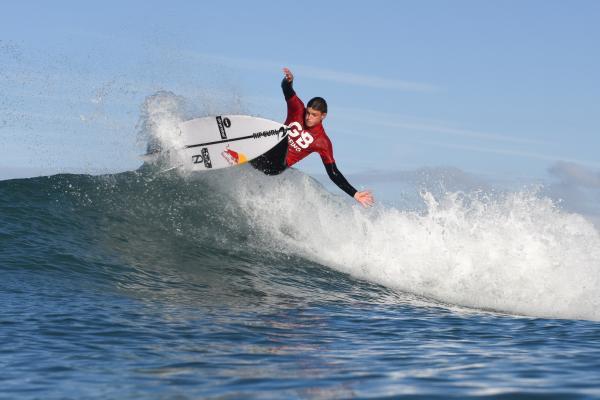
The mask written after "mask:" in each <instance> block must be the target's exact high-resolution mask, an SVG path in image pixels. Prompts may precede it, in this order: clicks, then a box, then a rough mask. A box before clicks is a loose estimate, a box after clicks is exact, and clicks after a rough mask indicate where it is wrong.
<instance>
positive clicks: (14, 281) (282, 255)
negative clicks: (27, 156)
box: [0, 167, 600, 399]
mask: <svg viewBox="0 0 600 400" xmlns="http://www.w3.org/2000/svg"><path fill="white" fill-rule="evenodd" d="M422 198H423V204H424V207H423V208H422V209H398V208H386V207H385V206H378V207H376V208H375V209H371V210H363V209H361V208H360V207H358V206H355V205H353V204H351V203H349V202H346V201H345V199H344V198H342V197H340V196H335V195H331V194H329V193H328V192H327V191H326V190H325V189H324V188H323V187H322V186H321V185H320V184H319V183H317V182H316V181H314V180H313V179H311V178H310V177H308V176H306V175H304V174H302V173H300V172H298V171H294V170H291V171H288V172H286V173H285V174H283V175H281V176H278V177H271V178H269V177H264V176H261V175H260V174H258V173H256V172H255V171H253V170H251V169H250V168H239V169H236V170H226V171H221V172H219V171H215V172H214V173H211V174H207V175H185V174H183V175H182V174H178V173H176V172H175V171H170V172H168V173H157V170H156V169H152V168H149V167H148V168H142V169H140V170H138V171H135V172H126V173H122V174H115V175H104V176H90V175H68V174H64V175H55V176H51V177H40V178H32V179H18V180H7V181H1V182H0V245H1V248H0V271H1V274H2V275H1V276H2V279H0V302H1V304H2V312H1V313H0V398H2V399H15V398H19V399H79V398H86V399H105V398H119V399H138V398H145V399H167V398H168V399H196V398H232V399H233V398H235V399H238V398H261V399H263V398H277V399H279V398H299V399H304V398H310V399H320V398H327V399H331V398H340V399H345V398H412V399H420V398H423V399H431V398H439V399H447V398H456V399H459V398H460V399H462V398H482V399H512V398H518V399H527V398H531V399H541V398H544V399H546V398H550V399H587V398H600V361H599V360H600V324H599V323H598V321H599V320H600V309H599V307H598V306H599V304H598V303H599V299H600V296H599V295H598V293H600V292H599V291H598V289H600V283H599V279H600V278H599V274H598V267H599V263H600V256H599V253H598V252H599V251H600V246H599V243H600V239H599V235H598V231H597V230H596V228H594V227H593V225H591V224H590V223H588V222H586V220H585V219H583V218H582V217H580V216H578V215H575V214H569V213H566V212H564V211H561V210H560V209H558V208H556V207H555V206H554V205H553V204H552V202H550V201H549V200H547V199H544V198H543V197H541V196H536V195H534V194H530V193H505V194H498V195H497V196H495V197H493V198H492V197H486V196H481V194H473V195H466V194H462V195H461V194H457V193H451V194H447V195H445V196H437V195H435V196H434V195H432V194H431V193H422Z"/></svg>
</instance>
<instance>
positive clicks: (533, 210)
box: [223, 171, 600, 320]
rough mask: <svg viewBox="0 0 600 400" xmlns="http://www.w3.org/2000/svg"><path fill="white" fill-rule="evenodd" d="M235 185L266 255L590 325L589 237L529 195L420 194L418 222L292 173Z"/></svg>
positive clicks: (598, 249)
mask: <svg viewBox="0 0 600 400" xmlns="http://www.w3.org/2000/svg"><path fill="white" fill-rule="evenodd" d="M248 174H249V175H253V172H245V173H244V174H241V175H248ZM235 176H236V175H233V174H231V176H229V177H228V178H230V179H233V180H234V182H231V181H229V182H228V184H227V187H229V188H232V187H233V188H234V190H233V191H232V192H233V193H235V196H236V199H237V201H238V202H239V203H240V204H241V205H242V206H243V209H244V210H246V212H247V214H248V215H247V217H248V218H250V220H251V221H252V222H253V223H254V224H255V225H254V226H255V227H256V228H257V229H258V230H260V231H262V232H263V233H264V234H266V235H267V236H268V237H269V243H271V245H272V246H274V247H276V248H279V249H283V250H284V251H287V252H292V253H294V254H298V255H301V256H303V257H306V258H308V259H311V260H314V261H317V262H319V263H322V264H324V265H327V266H330V267H332V268H335V269H337V270H340V271H343V272H347V273H349V274H351V275H353V276H355V277H358V278H361V279H366V280H369V281H372V282H376V283H379V284H382V285H385V286H388V287H393V288H396V289H400V290H402V291H405V292H410V293H414V294H418V295H422V296H426V297H429V298H432V299H436V300H438V301H441V302H445V303H451V304H455V305H461V306H467V307H473V308H477V309H486V310H495V311H501V312H508V313H515V314H524V315H531V316H543V317H559V318H582V319H592V320H600V294H599V293H600V235H599V232H598V231H597V230H596V228H595V227H594V226H593V225H592V224H591V223H590V222H588V221H586V220H585V219H584V218H583V217H582V216H580V215H578V214H572V213H566V212H563V211H561V210H560V209H558V208H557V207H556V206H555V205H554V204H553V202H552V201H551V200H549V199H547V198H540V197H538V196H537V195H536V193H530V192H518V193H508V194H503V195H498V196H496V198H489V197H486V196H483V195H482V194H481V193H473V194H463V193H447V194H446V195H444V196H443V197H442V198H439V199H435V198H433V196H432V195H431V194H430V193H428V192H424V193H423V194H422V198H423V201H424V202H425V203H426V205H427V209H426V211H425V212H416V211H403V210H398V209H394V208H387V207H384V206H377V207H375V208H374V209H372V210H364V209H362V208H361V207H360V206H358V205H353V204H351V203H347V202H345V201H344V199H343V198H342V197H340V196H336V195H332V194H330V193H328V192H326V191H325V190H324V189H323V188H322V187H321V186H320V185H319V184H318V183H316V182H315V181H314V180H312V179H311V178H309V177H307V176H306V175H304V174H302V173H300V172H298V171H288V172H286V173H285V174H284V176H281V177H277V178H263V177H260V176H256V177H254V178H253V179H249V177H248V176H244V177H238V178H236V177H235ZM238 176H239V175H238ZM223 190H228V189H226V188H225V186H224V187H223ZM229 190H231V189H229Z"/></svg>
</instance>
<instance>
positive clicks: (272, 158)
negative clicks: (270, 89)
mask: <svg viewBox="0 0 600 400" xmlns="http://www.w3.org/2000/svg"><path fill="white" fill-rule="evenodd" d="M283 73H284V75H285V76H284V78H283V81H282V82H281V88H282V89H283V95H284V96H285V101H286V102H287V118H286V120H285V124H286V125H287V126H288V127H289V128H290V130H289V133H288V138H287V141H286V140H282V141H281V142H280V143H279V144H278V145H277V146H275V147H274V148H272V149H271V150H269V151H268V152H266V153H265V154H263V155H262V156H260V157H258V158H255V159H254V160H252V161H250V164H251V165H252V166H253V167H254V168H256V169H258V170H260V171H262V172H264V173H265V174H267V175H277V174H280V173H281V172H283V171H284V170H285V169H286V168H289V167H291V166H292V165H294V164H296V163H297V162H298V161H300V160H302V159H303V158H304V157H306V156H308V155H309V154H311V153H313V152H317V153H319V155H320V156H321V160H322V161H323V165H325V170H326V171H327V175H329V178H330V179H331V180H332V181H333V183H335V184H336V185H337V186H338V187H339V188H340V189H342V190H343V191H344V192H346V193H348V195H350V196H351V197H353V198H354V199H355V200H356V201H358V202H359V203H360V204H362V205H363V206H364V207H368V206H372V205H373V202H374V200H373V195H372V194H371V192H369V191H362V192H359V191H357V190H356V189H354V188H353V187H352V185H350V183H348V181H347V180H346V178H344V175H342V173H341V172H340V171H339V170H338V168H337V166H336V165H335V160H334V158H333V147H332V145H331V140H329V137H328V136H327V134H326V133H325V129H324V128H323V124H322V122H323V119H325V117H326V116H327V102H326V101H325V99H323V98H321V97H315V98H313V99H311V100H310V101H309V102H308V104H307V107H304V103H302V100H300V99H299V98H298V96H297V95H296V92H295V91H294V89H293V88H292V83H293V81H294V75H293V74H292V71H290V70H289V69H288V68H284V69H283Z"/></svg>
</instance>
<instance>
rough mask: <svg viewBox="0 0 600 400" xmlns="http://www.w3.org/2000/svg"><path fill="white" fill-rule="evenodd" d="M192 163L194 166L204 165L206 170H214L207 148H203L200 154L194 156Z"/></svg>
mask: <svg viewBox="0 0 600 400" xmlns="http://www.w3.org/2000/svg"><path fill="white" fill-rule="evenodd" d="M192 162H193V163H194V164H204V166H205V167H206V168H212V163H211V162H210V154H208V149H207V148H203V149H202V150H201V151H200V154H194V155H193V156H192Z"/></svg>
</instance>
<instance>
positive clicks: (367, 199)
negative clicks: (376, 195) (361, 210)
mask: <svg viewBox="0 0 600 400" xmlns="http://www.w3.org/2000/svg"><path fill="white" fill-rule="evenodd" d="M354 199H355V200H356V201H358V202H359V203H360V204H362V206H363V207H371V206H372V205H373V203H374V202H375V200H374V199H373V194H372V193H371V192H369V191H368V190H365V191H363V192H356V193H355V194H354Z"/></svg>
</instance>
